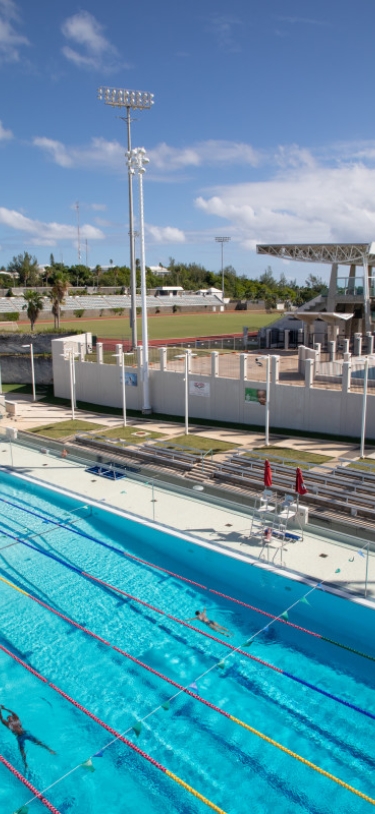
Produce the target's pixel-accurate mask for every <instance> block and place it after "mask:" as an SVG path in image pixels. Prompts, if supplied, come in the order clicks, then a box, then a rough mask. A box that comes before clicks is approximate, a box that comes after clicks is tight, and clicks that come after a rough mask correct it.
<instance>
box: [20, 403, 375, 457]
mask: <svg viewBox="0 0 375 814" xmlns="http://www.w3.org/2000/svg"><path fill="white" fill-rule="evenodd" d="M6 399H7V401H11V402H13V403H15V404H16V405H17V406H16V410H17V415H16V417H15V418H12V419H9V417H7V419H6V420H5V421H4V424H6V423H9V424H11V425H13V426H16V427H18V428H19V429H20V430H28V429H31V428H33V427H42V426H43V425H44V424H52V423H54V422H56V423H57V422H59V421H67V420H69V419H70V418H71V417H72V413H71V409H70V408H66V407H59V406H55V405H50V404H46V403H45V402H43V401H36V402H33V401H32V396H31V395H28V394H24V395H19V394H17V393H16V392H15V393H7V394H6ZM75 417H76V418H77V419H81V420H82V421H92V422H93V423H95V424H102V425H104V426H106V427H121V426H122V419H121V417H120V416H111V415H106V414H99V413H92V412H86V411H83V410H76V416H75ZM128 424H129V426H133V427H135V428H138V429H146V428H147V429H148V430H150V431H152V432H160V433H163V434H164V435H166V436H168V437H170V438H173V437H176V436H178V435H183V434H184V431H185V429H184V424H182V423H180V422H175V421H154V420H152V419H151V420H150V419H147V418H140V419H133V418H129V419H128ZM189 432H190V434H191V435H202V436H204V437H205V438H212V440H214V441H226V442H228V443H232V444H236V445H237V446H238V447H246V448H248V449H252V448H253V447H258V446H262V445H263V444H264V434H263V433H258V432H252V431H251V430H249V431H245V430H235V429H225V428H220V427H211V428H210V427H203V426H202V425H199V424H198V425H195V424H194V423H190V425H189ZM270 443H271V444H272V446H278V447H280V454H282V449H283V447H284V448H288V449H291V448H292V449H295V450H302V451H305V452H315V453H318V454H323V455H327V456H330V457H332V458H340V457H345V458H353V457H354V458H356V457H358V456H359V446H358V444H351V443H345V442H336V441H323V440H320V439H316V438H314V439H309V438H289V437H283V436H282V435H279V434H278V435H275V436H272V435H271V437H270ZM372 455H373V456H374V457H375V453H372ZM369 457H370V456H369Z"/></svg>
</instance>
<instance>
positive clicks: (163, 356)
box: [159, 348, 168, 373]
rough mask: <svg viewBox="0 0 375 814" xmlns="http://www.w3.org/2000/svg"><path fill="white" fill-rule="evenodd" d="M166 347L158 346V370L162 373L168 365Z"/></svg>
mask: <svg viewBox="0 0 375 814" xmlns="http://www.w3.org/2000/svg"><path fill="white" fill-rule="evenodd" d="M167 353H168V349H167V348H159V358H160V370H161V371H162V373H165V371H166V370H167V365H168V356H167Z"/></svg>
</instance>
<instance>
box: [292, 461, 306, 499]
mask: <svg viewBox="0 0 375 814" xmlns="http://www.w3.org/2000/svg"><path fill="white" fill-rule="evenodd" d="M295 490H296V492H297V495H305V494H306V493H307V489H306V486H305V484H304V482H303V475H302V470H301V469H300V468H299V466H297V469H296V489H295Z"/></svg>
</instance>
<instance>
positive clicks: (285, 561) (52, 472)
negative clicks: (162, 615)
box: [0, 412, 375, 608]
mask: <svg viewBox="0 0 375 814" xmlns="http://www.w3.org/2000/svg"><path fill="white" fill-rule="evenodd" d="M81 416H82V414H80V417H81ZM85 418H86V415H85ZM64 419H66V416H64V418H63V419H62V420H64ZM100 420H101V419H100ZM45 421H46V417H45V412H44V422H45ZM112 421H113V419H112ZM6 423H7V424H9V426H14V424H13V422H12V423H11V422H4V424H6ZM116 423H117V424H118V418H117V419H116ZM34 426H35V421H34ZM2 429H5V427H4V425H3V427H2ZM46 446H47V443H46ZM348 446H349V445H348ZM0 464H1V465H2V466H3V467H6V468H13V471H14V472H15V473H18V474H20V475H24V476H25V477H30V478H33V479H36V480H37V481H39V482H42V483H43V484H45V485H46V486H52V487H56V488H58V489H62V490H64V491H69V492H71V493H74V495H75V496H76V497H78V498H80V497H81V498H82V502H83V503H84V502H85V501H87V499H90V500H93V501H95V502H97V503H99V504H102V505H103V504H104V505H105V506H106V507H108V508H111V507H112V508H113V509H115V510H117V511H118V510H119V511H124V512H129V513H131V514H132V515H133V516H134V515H135V516H137V517H139V519H140V520H142V519H144V520H147V521H151V522H152V521H155V522H156V523H158V524H162V525H164V526H167V527H168V528H170V529H173V530H176V531H177V532H185V533H188V534H189V535H192V536H193V537H194V538H195V539H196V540H197V542H198V541H199V542H201V543H203V544H204V545H207V546H214V547H215V548H216V549H217V548H219V549H220V550H221V551H222V552H223V553H227V554H230V555H232V556H240V557H245V558H249V559H251V560H252V561H255V562H256V561H258V558H259V555H260V553H261V548H262V543H261V542H260V541H258V540H255V539H252V540H249V531H250V525H251V508H250V507H249V508H248V509H247V508H246V507H240V506H238V508H236V507H235V506H233V504H232V505H228V506H225V507H223V506H218V505H215V504H213V503H212V502H210V499H209V498H208V497H207V496H205V495H204V493H202V492H199V493H198V492H197V491H194V489H193V488H190V490H187V494H186V495H180V494H176V493H174V492H173V491H171V490H170V489H168V488H167V487H166V486H165V487H164V488H162V487H161V486H160V485H158V481H157V479H153V478H151V477H150V479H149V481H148V482H140V481H139V480H134V479H132V478H131V476H127V477H126V478H123V479H121V480H115V481H114V480H108V479H106V478H103V477H101V476H100V475H95V474H92V473H89V472H87V471H85V466H84V465H83V464H82V463H78V462H75V461H73V460H71V461H70V460H69V458H67V459H61V458H60V457H54V456H53V455H52V454H50V453H48V454H46V453H44V454H43V453H41V452H40V451H34V450H32V449H29V448H26V447H23V446H21V445H19V444H18V443H12V444H9V442H8V441H4V440H2V441H1V444H0ZM185 486H186V483H185ZM291 531H295V532H296V534H299V533H300V532H299V530H298V529H296V530H294V529H291ZM280 545H281V544H280V543H279V542H278V541H277V540H276V539H273V540H272V541H271V543H270V544H269V546H268V547H267V549H265V550H264V551H263V556H262V558H261V559H260V560H259V563H263V564H264V565H265V566H266V567H271V568H276V569H277V570H280V568H281V570H282V573H284V574H285V573H286V572H287V571H289V572H292V573H293V572H294V573H297V574H299V575H300V576H302V577H306V578H312V579H314V580H318V581H319V582H320V581H323V582H328V583H329V584H330V586H331V587H332V586H333V587H334V588H335V589H337V590H338V591H348V592H349V593H350V594H353V593H354V594H356V595H357V596H358V595H361V597H362V600H361V601H364V600H363V596H364V586H365V580H366V567H367V577H368V579H367V586H368V588H367V601H368V602H369V605H371V606H372V607H374V608H375V605H373V602H374V601H375V552H371V551H370V552H369V554H368V557H367V556H366V552H365V556H361V554H360V553H359V549H358V545H359V540H358V539H357V540H356V541H355V544H354V545H353V546H351V544H350V538H349V537H348V538H347V539H345V540H344V539H343V538H342V537H341V538H340V535H334V533H333V532H331V534H330V535H329V534H325V532H324V531H323V530H322V531H320V530H319V529H314V530H313V529H312V528H311V527H309V528H308V530H305V531H304V534H303V539H299V540H296V541H288V542H287V544H284V547H283V548H282V549H281V547H280ZM273 558H274V561H273ZM338 569H339V570H338Z"/></svg>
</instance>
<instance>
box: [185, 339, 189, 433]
mask: <svg viewBox="0 0 375 814" xmlns="http://www.w3.org/2000/svg"><path fill="white" fill-rule="evenodd" d="M185 435H189V351H188V350H187V351H186V352H185Z"/></svg>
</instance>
